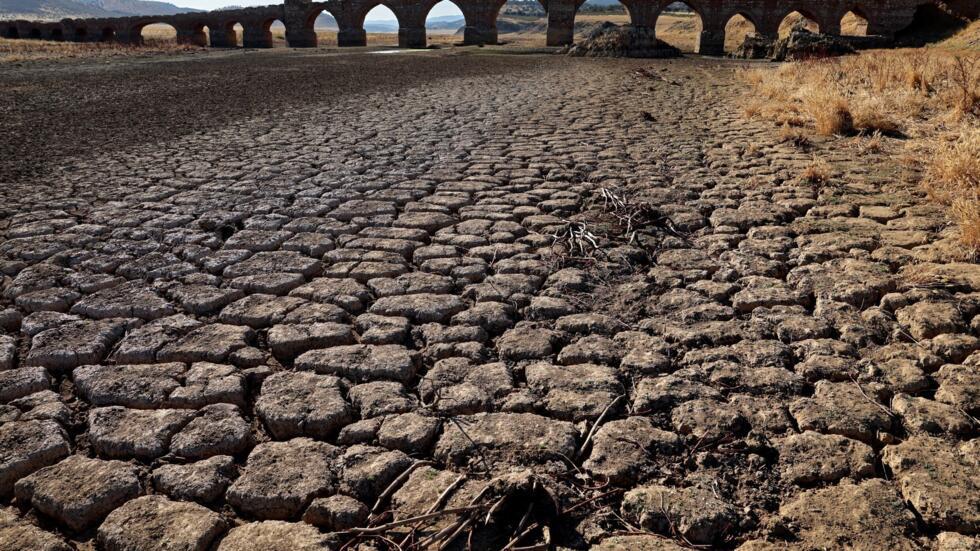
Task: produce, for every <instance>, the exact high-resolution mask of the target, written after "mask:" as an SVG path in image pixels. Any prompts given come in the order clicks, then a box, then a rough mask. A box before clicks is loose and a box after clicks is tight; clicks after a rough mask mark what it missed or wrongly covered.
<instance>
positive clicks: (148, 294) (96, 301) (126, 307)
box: [71, 281, 174, 320]
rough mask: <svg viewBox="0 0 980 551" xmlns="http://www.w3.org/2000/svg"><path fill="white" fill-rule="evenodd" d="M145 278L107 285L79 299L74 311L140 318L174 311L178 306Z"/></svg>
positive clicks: (79, 313) (161, 315)
mask: <svg viewBox="0 0 980 551" xmlns="http://www.w3.org/2000/svg"><path fill="white" fill-rule="evenodd" d="M144 285H146V284H145V283H143V282H142V281H132V282H128V283H123V284H122V285H116V286H115V287H109V288H108V289H103V290H101V291H98V292H96V293H94V294H91V295H88V296H87V297H85V298H83V299H82V300H80V301H78V302H76V303H75V305H74V306H72V308H71V313H72V314H76V315H82V316H86V317H89V318H94V319H107V318H140V319H143V320H155V319H157V318H162V317H164V316H169V315H171V314H173V313H174V307H173V305H172V304H170V303H169V302H168V301H166V300H165V299H163V298H161V297H160V296H158V295H157V294H156V293H154V292H153V291H152V290H150V289H149V288H147V287H145V286H144Z"/></svg>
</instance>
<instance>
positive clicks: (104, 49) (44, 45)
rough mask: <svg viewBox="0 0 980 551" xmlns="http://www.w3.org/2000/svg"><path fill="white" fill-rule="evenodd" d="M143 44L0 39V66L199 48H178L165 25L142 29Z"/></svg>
mask: <svg viewBox="0 0 980 551" xmlns="http://www.w3.org/2000/svg"><path fill="white" fill-rule="evenodd" d="M143 41H144V44H143V45H142V46H133V45H131V44H120V43H119V42H58V41H52V40H29V39H20V40H9V39H6V38H0V63H16V62H23V61H47V60H55V59H80V58H94V57H120V56H134V55H148V54H161V53H177V52H192V51H199V50H201V48H200V47H198V46H193V45H190V44H179V43H178V42H177V32H176V31H175V30H174V29H173V27H170V26H168V25H149V26H147V27H146V28H145V29H143Z"/></svg>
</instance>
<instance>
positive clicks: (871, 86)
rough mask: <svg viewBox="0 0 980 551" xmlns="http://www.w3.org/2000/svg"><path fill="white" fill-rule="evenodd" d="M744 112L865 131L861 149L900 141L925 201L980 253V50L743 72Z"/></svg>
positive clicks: (900, 53)
mask: <svg viewBox="0 0 980 551" xmlns="http://www.w3.org/2000/svg"><path fill="white" fill-rule="evenodd" d="M743 77H744V79H745V81H746V82H747V83H748V84H749V85H750V87H751V89H752V94H751V95H752V97H753V98H754V99H753V100H751V101H750V103H749V105H748V106H747V108H746V110H745V113H746V115H747V116H749V117H753V118H762V119H767V120H771V121H773V122H774V123H775V124H777V125H779V126H780V127H781V128H782V130H780V133H781V135H785V134H786V133H787V132H788V130H787V128H790V127H793V128H799V129H801V130H806V131H809V132H813V133H816V134H820V135H825V136H841V135H849V134H851V135H853V134H862V135H866V136H870V138H868V141H867V143H866V144H861V145H859V148H860V150H861V151H862V152H863V153H871V152H879V151H883V150H885V149H886V147H885V146H886V145H887V142H886V141H885V140H884V136H892V137H903V138H906V142H905V148H906V151H905V152H906V154H907V156H906V159H907V160H909V161H910V163H911V164H914V165H918V166H921V168H923V173H924V175H925V176H924V177H923V185H924V186H925V189H926V191H927V192H928V194H929V196H930V198H931V199H933V200H935V201H938V202H939V203H941V204H943V205H946V206H947V207H948V208H949V214H950V218H951V219H952V220H953V221H954V222H955V223H956V224H957V226H958V227H959V230H960V234H961V235H962V239H963V242H964V243H965V244H966V245H968V246H969V247H971V248H975V249H978V250H980V130H978V128H980V52H968V51H958V52H950V51H946V50H940V49H922V50H893V51H870V52H865V53H862V54H861V55H857V56H849V57H845V58H840V59H835V60H819V61H805V62H798V63H789V64H784V65H782V66H780V67H779V68H777V69H770V68H765V69H752V70H748V71H746V72H744V73H743Z"/></svg>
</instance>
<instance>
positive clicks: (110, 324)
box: [26, 320, 126, 373]
mask: <svg viewBox="0 0 980 551" xmlns="http://www.w3.org/2000/svg"><path fill="white" fill-rule="evenodd" d="M125 329H126V326H125V324H123V323H119V322H116V321H111V320H104V321H69V322H67V323H64V324H62V325H59V326H57V327H54V328H51V329H46V330H44V331H41V332H40V333H38V334H36V335H34V338H33V339H31V350H30V352H28V354H27V361H26V363H27V365H29V366H41V367H46V368H48V369H50V370H52V371H55V372H58V373H62V372H65V371H69V370H71V369H73V368H75V367H78V366H80V365H86V364H96V363H99V362H101V361H102V360H103V359H105V357H106V354H108V353H109V349H110V348H112V345H113V344H114V343H115V342H116V341H117V340H119V338H120V337H122V336H123V333H124V332H125Z"/></svg>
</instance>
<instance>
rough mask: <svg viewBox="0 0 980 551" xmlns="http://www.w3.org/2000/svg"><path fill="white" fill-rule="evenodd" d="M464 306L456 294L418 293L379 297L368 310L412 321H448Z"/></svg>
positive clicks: (464, 308)
mask: <svg viewBox="0 0 980 551" xmlns="http://www.w3.org/2000/svg"><path fill="white" fill-rule="evenodd" d="M466 308H467V305H466V303H465V302H463V299H461V298H460V297H458V296H456V295H437V294H432V293H419V294H414V295H404V296H392V297H382V298H379V299H378V300H376V301H375V302H374V304H372V305H371V308H370V310H369V311H370V312H371V313H372V314H378V315H381V316H401V317H405V318H408V319H409V320H411V321H412V322H414V323H429V322H448V321H449V319H450V318H451V317H453V316H454V315H455V314H458V313H460V312H462V311H463V310H466Z"/></svg>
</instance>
